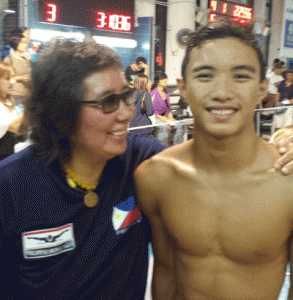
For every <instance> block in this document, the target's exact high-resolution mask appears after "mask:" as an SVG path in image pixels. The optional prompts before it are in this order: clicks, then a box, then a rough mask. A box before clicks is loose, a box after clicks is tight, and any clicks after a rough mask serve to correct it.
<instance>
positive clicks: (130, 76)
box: [124, 56, 149, 87]
mask: <svg viewBox="0 0 293 300" xmlns="http://www.w3.org/2000/svg"><path fill="white" fill-rule="evenodd" d="M138 74H144V75H146V76H149V66H148V65H147V61H146V59H145V58H144V57H142V56H139V57H137V58H136V59H135V63H134V64H131V65H130V66H128V67H127V68H126V69H125V72H124V75H125V78H126V80H127V81H128V84H129V86H130V87H133V85H134V80H135V77H136V75H138Z"/></svg>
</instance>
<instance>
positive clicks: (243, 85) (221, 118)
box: [135, 23, 293, 300]
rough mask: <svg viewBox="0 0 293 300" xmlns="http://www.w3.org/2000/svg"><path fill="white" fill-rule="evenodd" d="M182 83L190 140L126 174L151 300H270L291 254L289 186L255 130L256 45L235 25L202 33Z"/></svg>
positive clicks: (259, 96) (258, 94) (261, 93)
mask: <svg viewBox="0 0 293 300" xmlns="http://www.w3.org/2000/svg"><path fill="white" fill-rule="evenodd" d="M210 26H211V27H210ZM182 77H183V80H179V86H180V91H181V94H182V96H183V97H184V99H185V100H186V101H187V102H188V103H189V105H190V107H191V110H192V112H193V115H194V117H195V120H194V132H193V139H192V140H190V141H188V142H186V143H184V144H181V145H178V146H175V147H171V148H169V149H167V150H164V151H163V152H162V153H160V154H158V155H155V156H154V157H152V158H151V159H150V160H148V161H146V162H144V163H142V164H141V166H139V167H138V169H137V171H136V173H135V180H136V185H137V194H138V199H139V202H140V205H141V207H142V209H143V211H144V212H145V214H146V215H147V217H148V218H149V220H150V222H151V225H152V230H153V244H154V259H155V262H154V274H153V286H152V293H153V299H154V300H158V299H159V300H165V299H172V300H193V299H198V300H199V299H205V300H208V299H210V300H214V299H219V300H220V299H221V300H226V299H227V300H228V299H233V300H244V299H255V300H256V299H259V300H264V299H266V300H276V299H277V298H278V295H279V293H280V289H281V287H282V284H283V280H284V276H285V270H286V265H287V263H288V259H289V257H290V251H291V250H290V240H291V232H292V229H293V201H292V197H293V184H292V176H282V175H281V173H280V172H278V171H276V170H275V169H274V168H273V164H274V161H275V159H276V158H277V157H278V154H277V153H276V150H275V149H274V148H273V147H272V146H270V145H269V144H267V143H266V142H264V141H263V140H261V139H260V138H259V137H258V136H257V135H256V133H255V130H254V123H253V111H254V107H255V105H256V104H258V103H260V101H262V100H263V98H264V97H265V95H266V89H267V86H266V81H265V69H264V63H263V58H262V54H261V51H260V49H259V47H258V45H257V42H256V40H255V37H254V36H253V34H252V33H251V31H250V30H248V29H246V28H243V27H241V26H240V25H239V26H238V25H237V24H225V23H221V24H218V25H216V24H215V25H209V26H206V27H202V28H201V29H199V30H198V31H197V32H195V33H194V34H193V36H192V37H191V39H190V41H189V44H188V46H187V51H186V55H185V58H184V61H183V65H182ZM290 299H291V298H290Z"/></svg>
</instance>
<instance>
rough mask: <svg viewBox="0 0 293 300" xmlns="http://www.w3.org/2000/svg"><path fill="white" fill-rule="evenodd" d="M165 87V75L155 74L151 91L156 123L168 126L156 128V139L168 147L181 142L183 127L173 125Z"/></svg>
mask: <svg viewBox="0 0 293 300" xmlns="http://www.w3.org/2000/svg"><path fill="white" fill-rule="evenodd" d="M166 87H167V75H166V74H165V73H162V72H160V73H157V74H156V76H155V80H154V84H153V86H152V91H151V95H152V99H153V108H154V112H155V116H156V123H157V124H168V126H158V127H157V129H156V130H157V138H158V140H159V141H160V142H161V143H162V144H163V145H165V146H166V147H168V146H170V145H178V144H181V143H182V142H183V126H182V124H180V123H178V124H176V125H175V124H174V117H173V113H172V110H171V103H170V95H169V94H168V93H167V92H166Z"/></svg>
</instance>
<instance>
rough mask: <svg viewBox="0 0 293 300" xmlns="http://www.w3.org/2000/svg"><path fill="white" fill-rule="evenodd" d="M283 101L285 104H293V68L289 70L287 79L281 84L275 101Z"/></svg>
mask: <svg viewBox="0 0 293 300" xmlns="http://www.w3.org/2000/svg"><path fill="white" fill-rule="evenodd" d="M282 101H285V103H284V104H293V70H288V71H287V72H286V75H285V79H284V80H282V81H281V82H280V84H279V87H278V91H277V93H276V96H275V103H278V102H282Z"/></svg>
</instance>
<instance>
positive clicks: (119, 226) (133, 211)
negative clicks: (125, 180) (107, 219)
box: [112, 197, 142, 235]
mask: <svg viewBox="0 0 293 300" xmlns="http://www.w3.org/2000/svg"><path fill="white" fill-rule="evenodd" d="M141 219H142V216H141V211H140V210H139V209H138V207H137V205H136V202H135V201H134V197H129V198H128V199H127V200H126V201H124V202H122V203H120V204H119V205H117V206H114V207H113V214H112V223H113V227H114V229H115V233H116V235H120V234H124V233H125V232H126V231H127V230H128V229H129V227H131V226H132V225H134V224H137V223H139V222H141Z"/></svg>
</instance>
